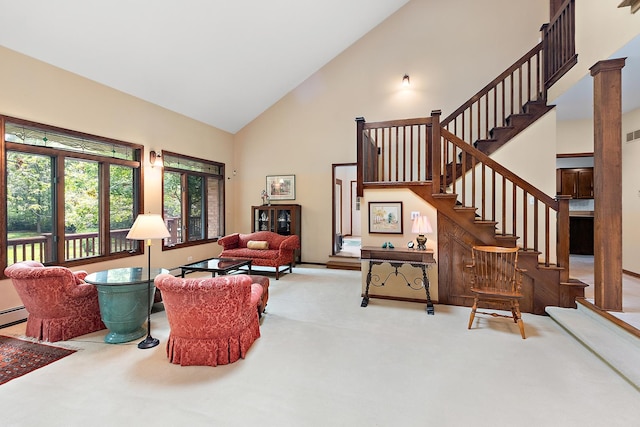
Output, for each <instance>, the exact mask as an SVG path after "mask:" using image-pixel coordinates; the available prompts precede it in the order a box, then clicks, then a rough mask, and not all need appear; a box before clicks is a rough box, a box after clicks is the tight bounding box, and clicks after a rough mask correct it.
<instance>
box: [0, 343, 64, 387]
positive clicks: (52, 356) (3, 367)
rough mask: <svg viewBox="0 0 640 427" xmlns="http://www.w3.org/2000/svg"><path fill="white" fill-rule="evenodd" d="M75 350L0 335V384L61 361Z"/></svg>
mask: <svg viewBox="0 0 640 427" xmlns="http://www.w3.org/2000/svg"><path fill="white" fill-rule="evenodd" d="M74 352H75V350H69V349H66V348H60V347H53V346H50V345H44V344H39V343H35V342H30V341H23V340H19V339H17V338H11V337H5V336H2V335H0V384H4V383H6V382H7V381H11V380H12V379H14V378H18V377H20V376H22V375H24V374H28V373H29V372H31V371H35V370H36V369H38V368H42V367H43V366H46V365H48V364H49V363H52V362H55V361H56V360H59V359H62V358H63V357H65V356H68V355H70V354H71V353H74Z"/></svg>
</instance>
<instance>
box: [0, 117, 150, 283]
mask: <svg viewBox="0 0 640 427" xmlns="http://www.w3.org/2000/svg"><path fill="white" fill-rule="evenodd" d="M0 129H1V130H2V134H3V135H4V138H3V140H2V141H1V142H0V143H1V144H2V150H1V151H0V159H2V160H4V161H3V162H2V169H3V173H2V174H1V178H0V182H1V183H2V185H0V193H2V194H0V195H1V196H3V197H2V199H5V200H6V210H5V209H2V210H0V219H1V224H2V225H1V226H2V232H1V233H0V238H1V239H2V243H1V246H0V255H1V261H0V263H1V264H3V265H2V266H0V267H2V270H4V267H5V266H7V265H11V264H14V263H16V262H19V261H24V260H34V261H39V262H42V263H44V264H55V265H77V264H86V263H90V262H96V261H104V260H105V259H111V258H117V257H123V256H130V255H131V254H132V253H136V252H138V251H139V250H140V249H141V245H140V244H139V242H137V241H133V240H127V239H126V238H125V236H126V235H127V232H128V230H129V228H130V227H131V225H132V224H133V220H134V219H135V216H136V214H137V212H140V211H142V206H141V201H140V197H139V195H140V193H141V192H140V188H141V185H142V183H141V173H140V158H141V155H142V146H140V145H134V144H130V143H126V142H121V141H115V140H111V139H107V138H103V137H97V136H93V135H87V134H82V133H79V132H74V131H70V130H65V129H59V128H54V127H51V126H47V125H40V124H37V123H33V122H27V121H23V120H20V119H14V118H11V117H4V116H0ZM0 271H1V270H0Z"/></svg>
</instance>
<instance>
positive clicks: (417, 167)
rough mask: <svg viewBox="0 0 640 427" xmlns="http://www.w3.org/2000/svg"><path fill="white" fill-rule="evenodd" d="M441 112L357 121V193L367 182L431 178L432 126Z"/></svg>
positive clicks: (360, 194) (416, 180) (417, 180)
mask: <svg viewBox="0 0 640 427" xmlns="http://www.w3.org/2000/svg"><path fill="white" fill-rule="evenodd" d="M439 117H440V116H439V115H437V116H433V117H422V118H416V119H403V120H390V121H385V122H371V123H367V122H365V119H364V118H363V117H358V118H357V119H356V123H357V136H356V138H357V144H358V146H357V147H358V148H357V155H358V172H357V181H358V182H357V193H358V196H360V197H361V196H362V190H363V184H364V183H367V182H375V183H379V182H419V181H430V180H431V170H432V168H431V163H432V161H431V149H430V147H431V143H430V142H429V141H430V139H431V132H432V131H431V129H432V127H433V125H434V124H435V125H436V126H435V127H437V128H439V126H438V123H439V122H438V119H439Z"/></svg>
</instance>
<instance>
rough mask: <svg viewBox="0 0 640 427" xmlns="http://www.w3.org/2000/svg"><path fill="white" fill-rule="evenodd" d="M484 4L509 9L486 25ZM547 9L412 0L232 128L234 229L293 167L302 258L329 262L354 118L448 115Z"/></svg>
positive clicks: (530, 34)
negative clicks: (337, 184) (406, 81)
mask: <svg viewBox="0 0 640 427" xmlns="http://www.w3.org/2000/svg"><path fill="white" fill-rule="evenodd" d="M487 10H507V11H513V13H510V14H509V16H510V19H508V20H503V21H501V23H500V25H488V24H487V21H486V20H485V19H478V16H487V14H486V12H487ZM516 11H517V13H515V12H516ZM547 14H548V2H546V1H537V2H532V1H527V0H519V1H513V0H485V1H482V2H477V1H467V2H465V4H464V6H463V7H461V6H460V4H459V2H428V1H417V0H414V1H411V2H409V3H408V4H407V5H406V6H405V7H403V8H402V9H400V10H399V11H398V12H397V13H396V14H394V15H393V16H391V17H390V18H389V19H387V20H386V21H384V22H383V23H382V24H380V25H379V26H378V27H376V28H375V29H374V30H372V31H371V32H370V33H368V34H367V35H365V36H364V37H363V38H362V39H360V40H359V41H357V42H356V43H355V44H354V45H352V46H351V47H349V48H348V49H347V50H345V51H344V52H343V53H342V54H341V55H339V56H338V57H336V58H335V59H334V60H333V61H331V62H330V63H329V64H327V65H326V66H325V67H323V68H322V69H320V70H319V71H318V72H317V73H315V74H314V75H313V76H311V77H310V78H309V79H307V80H306V81H305V82H304V83H302V84H301V85H300V86H299V87H298V88H296V89H295V90H294V91H292V92H291V93H289V94H288V95H286V96H285V97H284V98H282V99H281V100H280V101H279V102H278V103H276V104H275V105H274V106H272V107H271V108H269V109H268V110H267V111H265V112H264V113H263V114H262V115H260V116H259V117H258V118H257V119H255V120H254V121H253V122H252V123H250V124H249V125H247V126H246V127H245V128H243V129H242V130H241V131H240V132H238V133H237V134H236V137H235V143H236V146H237V147H236V148H237V150H236V153H235V156H236V157H235V161H236V164H237V166H238V171H239V173H238V176H237V178H236V179H237V180H238V182H239V188H240V191H239V193H238V198H237V200H236V205H235V206H234V207H235V211H236V212H237V215H238V221H237V223H236V226H237V227H236V228H235V229H230V230H229V231H238V232H248V231H249V230H250V227H251V224H250V215H249V214H250V212H249V211H250V206H251V205H252V204H256V203H258V202H259V201H260V197H259V195H260V190H261V189H262V188H264V181H265V175H271V174H295V175H296V193H297V199H296V203H299V204H301V205H302V259H303V261H307V262H316V263H325V262H326V261H327V260H328V256H329V255H330V254H331V233H332V230H331V217H332V212H331V193H332V184H331V164H333V163H347V162H354V161H356V145H355V129H356V125H355V118H356V117H358V116H364V117H365V118H366V120H367V121H370V122H371V121H378V120H389V119H400V118H407V117H424V116H428V115H429V114H430V112H431V110H434V109H441V110H442V112H443V116H446V115H447V114H449V113H450V112H451V111H453V110H454V109H455V108H457V107H458V106H459V105H460V104H462V103H463V102H464V101H466V100H467V99H468V98H470V97H471V96H472V95H474V94H475V93H476V92H477V91H478V90H479V89H480V88H482V87H483V86H484V85H486V84H487V83H488V82H489V81H491V80H493V79H494V78H495V77H496V76H497V75H498V74H499V73H501V72H502V71H503V70H504V69H505V68H506V67H508V66H509V65H511V64H512V63H513V62H514V61H515V60H516V59H518V58H519V57H520V56H522V54H523V53H524V52H526V51H528V50H529V49H531V48H532V47H533V46H534V45H535V44H536V43H537V42H538V38H539V33H538V30H539V28H540V25H541V24H542V23H544V22H546V20H547V19H548V16H547ZM459 35H461V36H459ZM496 46H499V48H496ZM405 73H408V74H409V75H410V77H411V88H410V89H409V90H403V89H402V88H401V79H402V76H403V75H404V74H405ZM362 224H363V229H364V228H365V224H366V221H365V220H363V222H362ZM363 233H364V230H363Z"/></svg>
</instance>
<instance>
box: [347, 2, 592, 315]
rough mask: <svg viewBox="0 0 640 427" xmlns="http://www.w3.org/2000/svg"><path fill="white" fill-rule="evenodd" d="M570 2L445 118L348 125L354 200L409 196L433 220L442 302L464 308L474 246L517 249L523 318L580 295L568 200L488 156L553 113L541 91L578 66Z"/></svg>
mask: <svg viewBox="0 0 640 427" xmlns="http://www.w3.org/2000/svg"><path fill="white" fill-rule="evenodd" d="M574 3H575V1H574V0H566V1H565V3H563V5H562V7H561V9H560V10H559V11H558V12H557V13H556V15H555V17H554V19H553V20H552V22H551V23H550V24H545V25H543V27H542V32H543V35H542V41H541V42H540V43H539V44H538V45H536V46H534V47H533V48H532V49H531V50H530V51H529V52H527V53H525V54H524V55H523V56H522V57H521V58H520V59H518V60H517V61H516V62H515V63H514V64H513V65H511V66H510V67H509V68H507V69H506V70H505V71H504V72H503V73H502V74H500V75H499V76H498V77H496V78H495V79H494V80H493V81H492V82H490V83H489V84H488V85H486V86H485V87H484V88H483V89H481V90H480V91H479V92H478V93H476V94H475V95H474V96H472V97H471V98H470V99H469V100H468V101H467V102H465V103H464V104H463V105H461V106H460V107H459V108H458V109H457V110H455V111H454V112H453V113H451V114H450V115H449V116H448V117H446V118H445V119H443V120H440V111H434V112H432V115H431V117H430V118H418V119H402V120H392V121H385V122H378V123H366V122H365V120H364V118H357V119H356V122H357V139H358V141H357V144H358V145H357V152H358V174H357V192H358V196H362V195H363V192H364V189H365V188H366V189H369V188H387V189H394V188H409V189H411V191H413V192H414V193H415V194H416V195H418V196H419V197H421V198H422V199H424V200H425V201H426V202H428V203H429V204H431V205H432V206H434V207H435V208H436V209H437V211H438V231H437V232H438V296H439V302H440V303H444V304H453V305H465V306H468V305H471V303H472V297H471V292H470V291H469V289H468V283H469V281H468V280H466V278H465V277H464V275H465V265H466V264H468V261H469V259H468V258H469V257H470V253H471V246H473V245H498V246H506V247H514V246H516V245H517V246H519V247H520V248H521V251H520V254H519V259H520V263H521V267H522V268H524V269H526V270H527V272H526V274H525V278H524V280H523V291H524V294H525V298H524V301H523V302H522V303H521V309H522V311H525V312H530V313H535V314H545V307H547V306H558V307H576V304H575V299H576V298H577V297H583V296H584V288H585V287H586V284H584V283H581V282H579V281H577V280H572V279H570V277H569V214H568V199H569V197H563V196H558V197H557V198H555V199H554V198H552V197H550V196H548V195H547V194H545V193H544V192H542V191H540V190H539V189H537V188H536V187H535V186H533V185H531V184H530V183H528V182H526V181H525V180H523V179H522V178H520V177H519V176H518V175H517V174H515V173H514V172H513V171H510V170H507V169H506V168H505V167H503V166H502V165H500V164H498V163H497V162H496V161H494V160H493V159H492V158H491V157H489V155H491V154H492V153H494V152H495V151H496V150H498V149H499V148H500V147H502V146H503V145H504V144H506V143H507V142H509V141H510V140H511V139H513V137H515V136H516V135H518V134H519V133H521V132H522V131H523V130H524V129H526V128H527V127H528V126H530V125H531V124H533V123H535V122H536V121H537V120H538V119H539V118H540V117H542V116H544V115H545V114H546V113H547V112H549V111H550V110H551V109H552V108H553V106H549V105H547V103H546V92H547V89H548V88H549V86H550V85H551V84H553V83H554V82H555V81H557V80H558V79H559V78H560V77H561V76H562V74H563V73H564V72H566V71H567V70H568V69H569V68H570V67H571V66H572V65H573V64H575V63H576V61H577V55H576V54H575V43H574V40H575V37H574V31H575V26H574V24H573V22H574V14H575V11H574V10H575V6H574ZM558 40H562V43H558V42H557V41H558ZM496 308H499V307H496Z"/></svg>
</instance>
